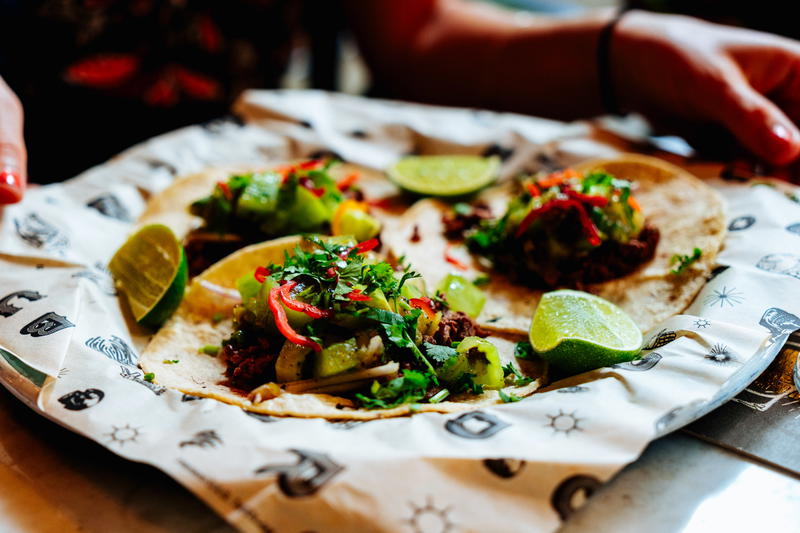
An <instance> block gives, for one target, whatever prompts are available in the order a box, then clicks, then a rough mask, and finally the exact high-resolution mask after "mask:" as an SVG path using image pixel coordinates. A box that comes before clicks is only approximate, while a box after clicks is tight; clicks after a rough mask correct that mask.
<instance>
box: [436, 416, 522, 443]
mask: <svg viewBox="0 0 800 533" xmlns="http://www.w3.org/2000/svg"><path fill="white" fill-rule="evenodd" d="M509 426H510V424H509V423H508V422H504V421H503V420H500V419H499V418H497V417H496V416H494V415H492V414H489V413H484V412H483V411H471V412H469V413H464V414H463V415H460V416H458V417H457V418H454V419H452V420H448V421H447V422H446V423H445V425H444V427H445V429H447V431H449V432H450V433H452V434H453V435H456V436H458V437H461V438H464V439H488V438H489V437H492V436H494V435H496V434H497V433H498V432H500V431H502V430H503V429H505V428H507V427H509Z"/></svg>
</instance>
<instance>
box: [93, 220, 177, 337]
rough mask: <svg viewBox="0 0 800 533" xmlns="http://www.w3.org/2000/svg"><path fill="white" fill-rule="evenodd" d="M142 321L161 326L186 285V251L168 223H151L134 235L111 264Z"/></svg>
mask: <svg viewBox="0 0 800 533" xmlns="http://www.w3.org/2000/svg"><path fill="white" fill-rule="evenodd" d="M108 268H109V270H110V271H111V275H112V276H114V280H115V282H116V284H117V287H118V288H119V289H120V290H121V292H122V293H123V294H124V295H125V298H126V300H127V301H128V305H129V306H130V309H131V313H132V314H133V317H134V319H135V320H136V322H138V323H139V324H142V325H145V326H148V327H157V326H160V325H161V324H162V323H163V322H164V321H166V319H167V318H169V316H170V315H171V314H172V313H173V312H174V311H175V309H177V307H178V305H179V304H180V302H181V300H182V299H183V294H184V291H185V289H186V282H187V279H188V268H187V263H186V255H185V253H184V251H183V247H182V246H181V244H180V242H178V239H177V238H176V237H175V234H174V233H173V232H172V230H170V229H169V228H168V227H167V226H164V225H162V224H151V225H148V226H144V227H143V228H141V229H140V230H139V231H137V232H136V233H134V234H133V235H131V236H130V237H129V238H128V240H127V241H125V243H124V244H123V245H122V246H121V247H120V248H119V250H117V252H116V253H115V254H114V256H113V257H112V258H111V261H110V262H109V264H108Z"/></svg>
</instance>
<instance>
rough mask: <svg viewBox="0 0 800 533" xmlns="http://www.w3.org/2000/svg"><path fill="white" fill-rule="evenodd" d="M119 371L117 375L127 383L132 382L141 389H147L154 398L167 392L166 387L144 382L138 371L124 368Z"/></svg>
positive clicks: (121, 367)
mask: <svg viewBox="0 0 800 533" xmlns="http://www.w3.org/2000/svg"><path fill="white" fill-rule="evenodd" d="M119 369H120V372H119V375H120V376H121V377H123V378H125V379H127V380H129V381H133V382H134V383H138V384H139V385H142V386H143V387H147V388H148V389H150V391H151V392H152V393H153V394H155V395H156V396H160V395H162V394H164V392H165V391H166V390H167V388H166V387H163V386H161V385H156V384H155V383H153V382H151V381H147V380H145V379H144V376H143V374H142V373H141V372H140V371H138V370H131V369H130V368H128V367H126V366H120V367H119Z"/></svg>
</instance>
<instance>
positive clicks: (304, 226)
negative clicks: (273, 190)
mask: <svg viewBox="0 0 800 533" xmlns="http://www.w3.org/2000/svg"><path fill="white" fill-rule="evenodd" d="M289 218H290V220H291V221H292V223H293V224H296V225H297V229H298V230H301V231H314V230H317V229H319V228H320V227H321V226H322V225H323V224H324V223H326V222H328V221H329V220H330V218H331V211H330V209H329V208H328V206H326V205H325V204H324V203H323V202H322V200H320V199H319V198H317V197H316V196H315V195H314V193H313V192H311V191H309V190H308V189H306V188H305V187H298V188H297V197H296V198H295V204H294V208H293V209H292V213H291V215H290V217H289Z"/></svg>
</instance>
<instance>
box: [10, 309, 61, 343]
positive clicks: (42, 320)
mask: <svg viewBox="0 0 800 533" xmlns="http://www.w3.org/2000/svg"><path fill="white" fill-rule="evenodd" d="M73 327H75V324H73V323H72V322H70V321H69V320H68V319H67V317H65V316H61V315H59V314H57V313H54V312H52V311H50V312H49V313H45V314H43V315H42V316H40V317H39V318H36V319H34V320H33V321H31V322H30V323H28V324H26V325H25V326H23V327H22V329H21V330H19V332H20V335H30V336H31V337H45V336H47V335H52V334H53V333H58V332H59V331H61V330H62V329H67V328H73Z"/></svg>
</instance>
